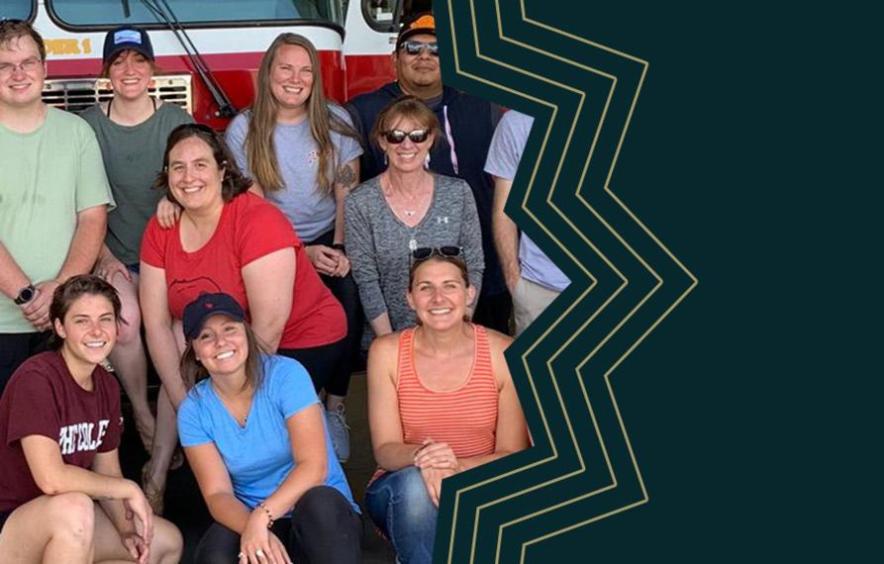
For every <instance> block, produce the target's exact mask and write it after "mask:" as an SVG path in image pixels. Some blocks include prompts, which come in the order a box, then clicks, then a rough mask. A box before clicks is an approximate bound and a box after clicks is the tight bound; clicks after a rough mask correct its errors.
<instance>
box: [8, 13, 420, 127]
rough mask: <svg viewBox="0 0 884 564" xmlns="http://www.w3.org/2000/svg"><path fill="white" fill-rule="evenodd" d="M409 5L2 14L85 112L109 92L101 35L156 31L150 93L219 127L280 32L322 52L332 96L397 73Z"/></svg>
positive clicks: (56, 93)
mask: <svg viewBox="0 0 884 564" xmlns="http://www.w3.org/2000/svg"><path fill="white" fill-rule="evenodd" d="M428 4H429V2H417V1H409V0H3V2H2V4H0V18H15V19H23V20H27V21H30V22H32V23H33V25H34V27H35V28H36V29H37V31H39V32H40V34H41V35H42V36H43V38H44V40H45V42H46V49H47V59H48V67H49V76H48V79H47V81H46V88H45V90H44V99H45V100H46V102H47V103H49V104H51V105H53V106H57V107H60V108H64V109H67V110H70V111H79V110H82V109H84V108H86V107H88V106H90V105H92V104H94V103H95V102H96V101H99V100H103V99H105V98H107V97H109V96H110V95H111V91H110V88H109V84H108V82H107V81H106V80H101V79H99V78H98V75H99V73H100V70H101V54H102V45H103V42H104V36H105V34H106V33H107V31H108V30H109V29H112V28H114V27H116V26H119V25H123V24H132V25H137V26H141V27H143V28H145V29H147V30H149V32H150V36H151V42H152V43H153V47H154V52H155V54H156V58H157V66H158V67H159V69H160V72H159V73H158V75H157V77H156V80H155V86H154V88H153V94H154V95H156V96H158V97H160V98H162V99H163V100H166V101H168V102H173V103H176V104H179V105H181V106H183V107H185V108H186V109H187V110H188V111H189V112H190V113H191V114H192V115H193V117H194V119H195V120H196V121H198V122H201V123H206V124H208V125H211V126H212V127H215V128H216V129H223V128H224V127H225V126H226V123H227V121H228V120H229V119H230V118H231V117H232V116H233V115H235V113H236V112H237V111H239V110H241V109H243V108H245V107H246V106H248V105H249V104H250V103H251V101H252V99H253V97H254V92H255V76H256V74H257V69H258V66H259V65H260V61H261V57H262V56H263V54H264V51H265V50H266V49H267V47H268V46H269V45H270V43H271V42H272V41H273V39H274V38H275V37H276V36H277V35H278V34H280V33H282V32H284V31H291V32H295V33H299V34H301V35H304V36H306V37H308V38H309V39H310V40H311V41H312V42H313V44H314V45H316V48H317V49H318V50H319V56H320V64H321V67H322V69H321V71H322V76H323V81H324V85H325V92H326V94H327V95H328V96H329V97H331V98H332V99H334V100H337V101H339V102H344V101H346V100H348V99H350V98H351V97H353V96H355V95H357V94H360V93H362V92H366V91H369V90H373V89H375V88H376V87H378V86H380V85H381V84H384V83H386V82H389V81H390V80H391V79H392V77H393V68H392V65H391V61H390V53H391V52H392V50H393V47H394V45H395V40H396V30H397V29H398V24H399V21H400V15H401V14H402V13H403V12H405V13H408V12H410V11H411V10H417V9H428Z"/></svg>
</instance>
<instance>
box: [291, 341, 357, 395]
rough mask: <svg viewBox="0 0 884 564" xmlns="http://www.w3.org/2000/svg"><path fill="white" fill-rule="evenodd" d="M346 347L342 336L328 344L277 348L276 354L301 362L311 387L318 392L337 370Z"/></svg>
mask: <svg viewBox="0 0 884 564" xmlns="http://www.w3.org/2000/svg"><path fill="white" fill-rule="evenodd" d="M346 348H347V338H346V337H344V338H343V339H341V340H340V341H336V342H334V343H332V344H330V345H322V346H319V347H311V348H309V349H279V350H277V351H276V354H280V355H282V356H287V357H289V358H293V359H295V360H297V361H298V362H300V363H301V364H303V365H304V368H306V369H307V374H309V375H310V379H311V380H313V388H314V389H315V390H316V393H319V390H321V389H323V388H325V386H326V383H327V382H328V381H329V379H330V378H331V377H332V374H334V373H335V371H336V370H338V365H340V364H341V361H342V360H343V358H344V351H345V349H346Z"/></svg>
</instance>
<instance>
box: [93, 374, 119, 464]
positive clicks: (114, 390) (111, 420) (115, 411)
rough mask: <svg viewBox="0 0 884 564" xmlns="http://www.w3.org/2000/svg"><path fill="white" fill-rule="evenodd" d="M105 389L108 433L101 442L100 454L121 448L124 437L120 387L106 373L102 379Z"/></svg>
mask: <svg viewBox="0 0 884 564" xmlns="http://www.w3.org/2000/svg"><path fill="white" fill-rule="evenodd" d="M101 382H102V385H103V386H104V387H105V390H104V397H106V398H107V404H108V405H107V411H106V413H107V414H108V426H107V433H106V434H105V435H104V438H102V440H101V446H99V447H98V452H110V451H112V450H114V449H117V448H119V447H120V441H121V439H122V436H123V414H122V412H121V411H120V385H119V384H117V381H116V380H114V377H113V376H111V375H110V374H107V373H104V374H103V376H102V379H101Z"/></svg>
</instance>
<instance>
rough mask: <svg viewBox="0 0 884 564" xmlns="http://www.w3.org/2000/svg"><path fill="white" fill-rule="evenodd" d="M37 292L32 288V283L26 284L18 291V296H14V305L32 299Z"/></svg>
mask: <svg viewBox="0 0 884 564" xmlns="http://www.w3.org/2000/svg"><path fill="white" fill-rule="evenodd" d="M36 293H37V289H36V288H34V285H33V284H28V285H27V286H25V287H24V288H22V289H21V290H19V291H18V296H16V298H15V300H13V301H14V302H15V305H24V304H26V303H28V302H29V301H31V300H33V299H34V294H36Z"/></svg>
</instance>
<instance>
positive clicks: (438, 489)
mask: <svg viewBox="0 0 884 564" xmlns="http://www.w3.org/2000/svg"><path fill="white" fill-rule="evenodd" d="M420 471H421V478H423V479H424V485H425V486H426V487H427V493H428V494H429V496H430V500H431V501H432V502H433V505H435V506H436V507H439V499H440V498H441V497H442V480H444V479H445V478H447V477H448V476H452V475H454V471H453V470H441V469H439V468H433V467H427V468H421V469H420Z"/></svg>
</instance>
